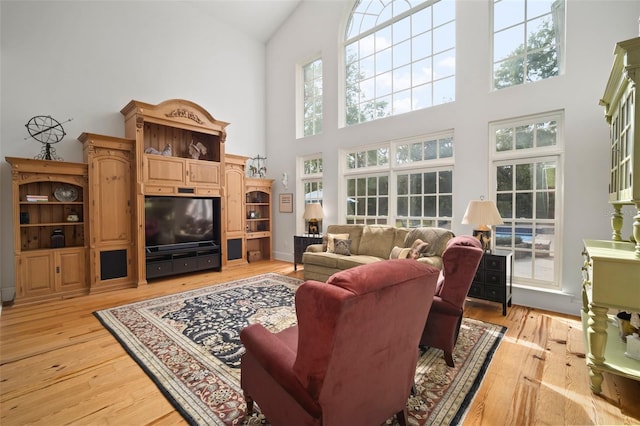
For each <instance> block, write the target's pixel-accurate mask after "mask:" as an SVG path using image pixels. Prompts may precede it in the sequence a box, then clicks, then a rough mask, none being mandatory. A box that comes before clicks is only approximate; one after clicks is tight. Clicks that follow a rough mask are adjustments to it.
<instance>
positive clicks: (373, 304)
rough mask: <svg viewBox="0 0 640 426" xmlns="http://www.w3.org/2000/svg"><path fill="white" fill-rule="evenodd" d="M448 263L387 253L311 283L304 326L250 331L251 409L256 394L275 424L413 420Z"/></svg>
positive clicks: (301, 295) (300, 293) (244, 378)
mask: <svg viewBox="0 0 640 426" xmlns="http://www.w3.org/2000/svg"><path fill="white" fill-rule="evenodd" d="M438 273H439V272H438V270H437V269H436V268H433V267H432V266H429V265H425V264H421V263H419V262H416V261H415V260H412V259H402V260H386V261H382V262H376V263H372V264H368V265H363V266H358V267H355V268H351V269H347V270H344V271H341V272H338V273H336V274H334V275H332V276H331V277H330V278H329V280H328V281H327V282H326V283H322V282H318V281H307V282H305V283H304V284H302V285H301V286H300V287H299V288H298V290H297V292H296V296H295V304H296V315H297V318H298V325H297V326H294V327H290V328H288V329H286V330H284V331H281V332H279V333H271V332H270V331H268V330H267V329H265V328H264V327H263V326H261V325H259V324H253V325H250V326H248V327H246V328H245V329H244V330H242V332H241V334H240V338H241V339H242V343H243V344H244V346H245V348H246V352H245V354H244V355H243V356H242V364H241V380H240V381H241V386H242V389H243V392H244V396H245V399H246V401H247V412H248V413H251V412H252V411H253V401H254V400H255V401H256V402H257V404H258V405H259V406H260V409H261V410H262V413H263V414H264V415H265V417H266V418H267V420H268V421H269V423H271V424H272V425H295V426H301V425H336V426H342V425H354V426H357V425H379V424H382V423H383V422H384V421H385V420H387V419H388V418H390V417H392V416H393V415H394V414H396V413H398V420H399V421H400V423H401V424H405V420H406V415H407V409H406V403H407V399H408V397H409V394H410V391H411V386H412V384H413V377H414V375H415V369H416V364H417V361H418V355H419V351H418V350H417V348H418V343H419V340H420V333H421V332H422V329H423V325H424V323H425V321H426V319H427V314H428V312H429V308H430V305H431V300H433V295H434V294H435V288H436V282H437V279H438ZM425 300H428V301H429V302H428V303H425V302H424V301H425Z"/></svg>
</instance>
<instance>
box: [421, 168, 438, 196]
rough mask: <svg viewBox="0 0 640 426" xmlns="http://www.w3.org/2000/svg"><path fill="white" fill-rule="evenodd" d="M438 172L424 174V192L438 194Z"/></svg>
mask: <svg viewBox="0 0 640 426" xmlns="http://www.w3.org/2000/svg"><path fill="white" fill-rule="evenodd" d="M436 185H437V181H436V172H431V173H425V174H424V193H425V194H436V193H437V192H438V191H437V186H436Z"/></svg>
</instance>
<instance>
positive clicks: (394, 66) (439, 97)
mask: <svg viewBox="0 0 640 426" xmlns="http://www.w3.org/2000/svg"><path fill="white" fill-rule="evenodd" d="M394 2H397V4H398V5H399V6H400V8H399V9H401V10H402V12H398V13H397V14H396V12H393V13H392V14H385V18H384V21H383V22H381V23H377V22H376V24H375V25H372V26H367V25H365V28H363V29H361V30H360V32H358V33H354V34H351V35H349V29H350V28H349V25H350V24H351V23H352V16H353V14H354V12H355V11H356V10H357V9H358V7H359V5H361V4H364V3H367V4H368V5H369V4H371V3H375V4H381V5H383V9H382V10H383V11H384V12H380V15H375V17H376V19H377V17H379V16H381V15H382V14H383V13H385V12H386V11H387V10H386V9H387V8H388V9H393V8H394V6H395V4H394ZM408 3H409V2H407V1H406V0H391V1H385V2H380V1H379V0H373V1H369V0H361V1H355V2H354V6H353V8H352V9H351V10H350V11H349V13H348V15H347V17H346V23H345V31H344V37H343V40H342V47H341V49H340V58H339V61H338V63H339V64H340V67H341V68H340V69H342V76H341V79H340V96H341V102H340V108H339V109H340V116H339V126H340V127H345V126H348V125H353V124H359V123H364V122H369V121H373V120H376V119H379V118H383V117H386V116H393V115H398V114H403V113H407V112H411V111H416V110H420V109H424V108H430V107H433V106H436V105H440V104H443V103H448V102H453V101H455V97H456V94H455V93H456V66H455V62H456V38H455V37H456V8H455V2H454V0H420V1H413V2H411V3H414V4H416V3H417V4H416V5H415V6H413V7H412V8H410V6H408ZM445 4H447V6H443V5H445ZM441 7H447V8H449V9H451V8H452V9H453V17H452V18H451V19H447V20H445V21H443V22H441V21H440V20H439V17H435V18H434V17H433V13H430V18H431V22H430V24H429V26H428V29H427V30H424V31H422V32H416V33H414V30H413V29H410V30H409V34H408V36H406V35H405V36H404V37H408V38H402V39H400V40H398V41H394V37H396V36H394V35H393V31H394V28H393V25H394V24H396V23H398V22H400V21H402V20H403V19H409V20H412V16H413V15H416V14H418V13H420V12H423V11H424V10H425V9H430V11H431V12H433V11H434V10H436V12H437V9H439V8H441ZM407 9H408V10H407ZM358 13H359V14H363V12H362V11H360V12H358ZM387 15H388V17H387ZM372 16H374V15H369V17H370V18H371V17H372ZM449 26H452V27H453V29H452V30H451V28H449ZM387 29H388V32H389V35H390V36H391V42H390V43H391V44H390V45H388V46H387V45H384V46H383V47H382V48H378V47H375V48H374V49H373V51H372V52H373V53H371V52H367V53H366V54H364V55H363V54H362V52H361V51H360V49H358V50H359V53H358V59H357V60H356V62H357V63H358V64H359V65H362V63H363V62H367V61H373V63H374V65H373V68H374V71H373V75H372V76H367V78H364V79H362V80H358V81H359V83H358V86H359V89H358V93H359V95H360V96H362V95H364V96H366V99H360V100H359V102H358V103H357V104H358V106H359V108H358V109H359V110H361V108H362V106H363V105H369V104H372V105H373V106H377V105H379V103H380V102H388V104H387V107H386V109H385V110H384V111H383V112H381V113H371V114H373V115H372V116H370V117H368V118H367V117H365V118H363V119H358V120H357V122H353V123H348V122H347V111H348V108H347V107H348V106H347V89H348V84H347V81H346V80H347V66H348V65H349V64H348V63H347V48H348V47H349V46H350V45H352V44H353V43H359V41H363V43H364V44H365V45H366V44H367V43H368V38H372V39H374V40H375V39H376V38H375V35H376V34H378V33H382V32H385V31H386V30H387ZM416 31H419V30H416ZM446 31H448V33H447V34H448V36H452V37H453V46H452V47H451V46H448V47H442V48H441V47H440V46H439V45H438V40H444V39H446V37H447V36H443V35H442V33H443V32H446ZM434 32H436V34H437V35H436V37H435V41H434V37H433V34H434ZM399 37H400V36H398V38H399ZM423 38H424V40H423ZM420 42H424V43H426V42H428V43H429V49H428V52H429V53H421V54H420V56H417V57H416V55H418V53H417V51H418V50H419V49H418V48H416V47H415V46H420V44H419V43H420ZM374 43H375V44H377V42H374ZM407 43H409V47H408V49H407V50H408V53H406V52H405V53H404V55H407V54H408V55H409V59H408V62H404V61H402V62H396V59H393V58H394V57H396V56H397V57H401V56H400V55H401V53H399V52H401V50H402V49H403V48H406V46H404V45H405V44H407ZM387 50H388V51H389V53H388V56H389V58H388V60H391V64H390V65H389V70H387V69H386V68H385V69H384V70H383V71H378V70H377V67H378V65H377V64H378V62H380V63H381V64H382V63H384V61H382V60H381V59H379V58H377V56H379V55H382V54H384V53H385V51H387ZM396 50H397V51H398V53H396ZM434 50H435V52H434ZM451 58H453V61H451ZM427 63H428V64H429V66H427ZM416 67H418V68H419V69H416ZM420 67H422V68H420ZM361 68H362V67H360V66H358V69H361ZM449 68H452V69H450V70H449ZM367 69H368V68H367ZM425 70H428V71H429V73H428V75H427V73H426V72H425ZM407 78H408V79H409V80H410V83H409V84H408V85H407V84H406V83H404V82H405V81H406V80H407ZM387 81H390V82H391V83H390V84H391V89H390V91H389V92H388V93H387V92H384V93H378V90H380V89H381V88H382V87H383V86H385V85H386V82H387ZM441 85H442V87H445V86H447V88H446V89H442V88H441ZM448 86H452V87H448ZM385 90H386V89H385ZM449 90H452V95H451V96H452V97H453V98H452V99H449V98H447V99H445V96H444V95H445V94H448V91H449ZM372 91H373V92H374V94H373V95H371V93H367V92H372ZM421 92H424V93H422V94H421ZM440 92H441V93H440ZM427 93H428V96H427V97H426V98H425V96H426V94H427ZM427 98H428V100H426V99H427ZM407 101H408V104H407ZM420 102H423V103H424V104H421V103H420ZM376 109H377V108H374V110H376ZM371 114H370V115H371Z"/></svg>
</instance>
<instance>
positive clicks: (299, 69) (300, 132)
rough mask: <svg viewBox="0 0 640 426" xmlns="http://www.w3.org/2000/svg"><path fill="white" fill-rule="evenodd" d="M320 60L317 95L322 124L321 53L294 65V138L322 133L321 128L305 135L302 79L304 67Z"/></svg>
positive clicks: (303, 84)
mask: <svg viewBox="0 0 640 426" xmlns="http://www.w3.org/2000/svg"><path fill="white" fill-rule="evenodd" d="M316 61H320V69H321V73H320V74H321V78H320V90H321V92H322V93H321V94H320V96H319V98H320V103H321V104H322V105H323V107H322V113H321V114H320V121H321V123H322V126H324V61H323V59H322V56H321V54H319V53H318V54H317V55H314V56H312V57H311V58H307V59H306V60H304V61H302V62H300V63H298V64H297V65H296V138H297V139H302V138H307V137H311V136H314V135H318V134H321V133H322V129H321V130H320V131H317V132H315V131H314V133H313V134H311V135H305V134H304V129H305V109H304V106H305V91H304V88H305V80H304V69H305V67H307V66H309V65H311V64H312V63H314V62H316Z"/></svg>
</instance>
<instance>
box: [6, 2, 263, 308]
mask: <svg viewBox="0 0 640 426" xmlns="http://www.w3.org/2000/svg"><path fill="white" fill-rule="evenodd" d="M0 19H1V21H0V23H1V25H0V27H1V30H0V31H1V32H0V37H1V40H0V42H1V45H0V46H1V50H0V52H1V68H0V90H1V93H2V98H1V101H0V108H1V115H0V124H1V126H0V127H1V130H0V152H1V154H2V161H1V162H0V164H1V166H0V177H1V183H0V201H1V206H0V218H3V220H2V221H1V228H0V230H1V232H2V235H3V237H2V238H1V239H0V240H1V243H0V258H1V259H2V260H1V264H0V268H1V274H0V278H1V280H2V283H1V284H2V300H11V299H12V297H13V293H14V270H13V269H14V266H13V241H12V235H13V225H12V223H11V222H12V217H13V216H12V210H11V175H10V167H9V164H8V163H6V162H5V161H4V157H5V156H10V157H28V158H30V157H33V156H35V155H37V154H38V152H39V150H40V144H39V143H37V142H35V141H34V140H33V139H30V138H27V136H28V133H27V132H26V129H25V127H24V125H25V123H27V121H28V120H29V119H30V118H31V117H33V116H35V115H51V116H52V117H54V118H56V119H57V120H59V121H64V120H66V119H68V118H73V121H71V122H69V123H66V124H65V125H64V128H65V130H66V132H67V136H66V137H65V139H64V140H63V141H62V142H60V143H58V144H57V145H55V148H56V150H57V152H58V154H59V155H60V156H61V157H63V158H64V159H65V160H66V161H73V162H82V146H81V145H80V143H79V142H77V141H76V138H77V137H78V136H79V135H80V134H81V133H82V132H85V131H87V132H92V133H101V134H106V135H112V136H120V137H123V136H124V120H123V116H122V115H121V114H120V110H121V109H122V107H124V106H125V105H126V104H127V103H128V102H129V101H131V100H132V99H136V100H139V101H142V102H147V103H151V104H156V103H159V102H162V101H164V100H167V99H174V98H181V99H187V100H190V101H193V102H195V103H197V104H199V105H201V106H202V107H203V108H205V109H206V110H208V111H209V112H210V113H211V114H212V115H213V116H214V117H215V118H216V119H218V120H222V121H226V122H229V123H231V124H230V125H229V126H228V127H227V130H228V137H227V141H226V147H225V148H226V152H227V153H233V154H240V155H247V156H255V155H257V154H261V155H263V156H264V155H265V88H264V84H265V46H264V44H263V43H261V42H258V41H256V40H255V39H252V38H250V37H248V36H246V35H244V34H241V33H239V32H238V31H237V30H236V29H234V28H232V27H229V26H228V25H226V24H224V23H223V22H221V21H219V20H217V19H216V18H215V17H212V16H207V15H203V14H202V13H201V12H199V11H198V10H197V9H194V8H193V7H192V6H190V5H189V3H187V2H167V1H149V2H147V1H145V2H131V1H128V2H124V1H91V2H84V1H82V2H81V1H41V2H38V1H6V0H2V2H0ZM25 138H27V139H26V140H25Z"/></svg>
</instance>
